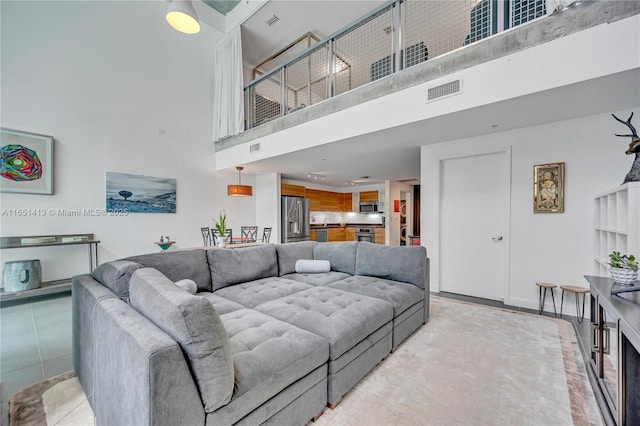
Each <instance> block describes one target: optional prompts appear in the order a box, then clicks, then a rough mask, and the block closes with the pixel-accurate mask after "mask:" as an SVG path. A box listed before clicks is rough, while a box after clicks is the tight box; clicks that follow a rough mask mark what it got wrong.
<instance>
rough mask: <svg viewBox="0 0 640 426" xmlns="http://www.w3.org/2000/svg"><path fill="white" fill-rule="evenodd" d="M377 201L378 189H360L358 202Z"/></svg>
mask: <svg viewBox="0 0 640 426" xmlns="http://www.w3.org/2000/svg"><path fill="white" fill-rule="evenodd" d="M371 201H373V202H376V203H377V202H378V191H362V192H361V193H360V202H361V203H362V202H371Z"/></svg>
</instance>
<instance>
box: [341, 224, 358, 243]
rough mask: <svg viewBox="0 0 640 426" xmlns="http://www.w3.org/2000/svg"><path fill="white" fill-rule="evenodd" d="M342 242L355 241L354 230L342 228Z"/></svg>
mask: <svg viewBox="0 0 640 426" xmlns="http://www.w3.org/2000/svg"><path fill="white" fill-rule="evenodd" d="M344 240H345V241H355V240H356V228H353V227H348V228H344Z"/></svg>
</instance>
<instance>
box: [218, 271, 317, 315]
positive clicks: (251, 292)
mask: <svg viewBox="0 0 640 426" xmlns="http://www.w3.org/2000/svg"><path fill="white" fill-rule="evenodd" d="M308 288H311V285H310V284H305V283H301V282H299V281H293V280H289V279H286V278H279V277H269V278H261V279H259V280H254V281H249V282H246V283H242V284H236V285H233V286H229V287H225V288H222V289H220V290H217V291H216V292H215V294H216V295H217V296H220V297H223V298H225V299H228V300H231V301H233V302H236V303H239V304H241V305H242V306H244V307H246V308H253V307H254V306H257V305H259V304H261V303H264V302H268V301H270V300H274V299H278V298H280V297H283V296H288V295H290V294H293V293H296V292H298V291H301V290H306V289H308Z"/></svg>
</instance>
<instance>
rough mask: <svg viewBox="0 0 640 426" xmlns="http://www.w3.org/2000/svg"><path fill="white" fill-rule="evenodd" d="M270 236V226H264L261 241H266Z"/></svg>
mask: <svg viewBox="0 0 640 426" xmlns="http://www.w3.org/2000/svg"><path fill="white" fill-rule="evenodd" d="M270 238H271V228H264V230H263V231H262V242H263V243H268V242H269V239H270Z"/></svg>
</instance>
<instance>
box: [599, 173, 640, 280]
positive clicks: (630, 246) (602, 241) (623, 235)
mask: <svg viewBox="0 0 640 426" xmlns="http://www.w3.org/2000/svg"><path fill="white" fill-rule="evenodd" d="M593 218H594V224H593V227H594V233H595V235H594V247H593V258H594V274H595V275H598V276H608V275H609V266H608V265H607V263H608V262H609V253H611V252H612V251H619V252H621V253H623V254H633V255H635V256H636V258H638V257H640V182H629V183H625V184H624V185H620V186H617V187H615V188H613V189H611V190H609V191H607V192H603V193H602V194H598V195H596V197H595V201H594V208H593Z"/></svg>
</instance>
